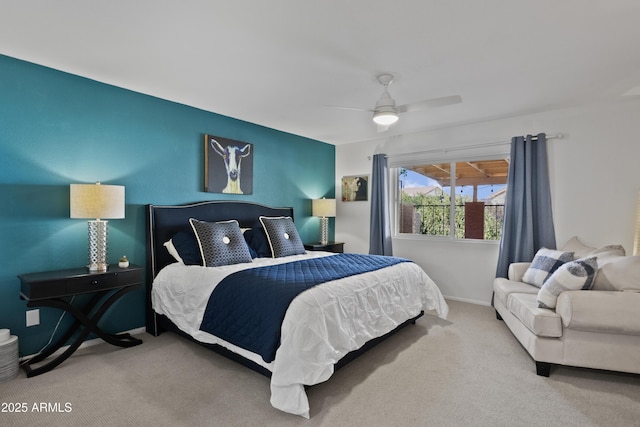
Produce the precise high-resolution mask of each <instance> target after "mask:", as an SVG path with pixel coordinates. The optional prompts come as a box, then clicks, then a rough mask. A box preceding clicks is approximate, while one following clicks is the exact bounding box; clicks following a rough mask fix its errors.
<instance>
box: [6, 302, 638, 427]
mask: <svg viewBox="0 0 640 427" xmlns="http://www.w3.org/2000/svg"><path fill="white" fill-rule="evenodd" d="M449 303H450V308H451V310H450V315H449V319H448V320H447V321H443V320H440V319H438V318H437V317H435V316H433V315H426V316H425V317H423V318H421V319H420V320H418V322H417V324H416V325H414V326H409V327H407V328H405V329H403V330H402V331H400V332H399V333H397V334H395V335H394V336H392V337H391V338H389V339H388V340H386V341H385V342H383V343H382V344H380V345H378V346H377V347H375V348H374V349H372V350H371V351H369V352H368V353H366V354H365V355H363V356H362V357H360V358H359V359H357V360H356V361H354V362H352V363H350V364H349V365H347V366H346V367H344V368H343V369H342V370H340V371H338V372H337V373H336V374H335V375H334V376H333V377H332V378H331V379H330V380H329V381H327V382H326V383H323V384H319V385H317V386H314V387H312V388H310V389H309V390H308V395H309V401H310V404H311V419H309V420H306V419H303V418H300V417H297V416H293V415H288V414H285V413H282V412H279V411H277V410H275V409H273V408H272V407H271V405H270V404H269V380H268V378H266V377H263V376H261V375H259V374H256V373H254V372H253V371H251V370H249V369H247V368H244V367H242V366H240V365H238V364H236V363H234V362H232V361H229V360H227V359H225V358H223V357H222V356H219V355H217V354H215V353H213V352H210V351H208V350H206V349H203V348H201V347H199V346H197V345H195V344H192V343H189V342H187V341H186V340H183V339H181V338H179V337H177V336H176V335H174V334H169V333H166V334H163V335H161V336H160V337H157V338H154V337H152V336H150V335H146V334H143V335H142V336H141V338H143V339H144V341H145V342H144V344H143V345H141V346H138V347H133V348H130V349H121V348H117V347H113V346H110V345H107V344H104V343H103V344H100V345H96V346H92V347H87V348H84V349H81V350H80V351H78V352H77V353H76V354H74V355H73V356H72V357H71V358H70V359H68V360H67V361H65V362H64V363H63V364H62V365H60V366H59V367H57V368H56V369H54V370H53V371H51V372H49V373H46V374H44V375H40V376H38V377H34V378H29V379H27V378H26V377H25V376H24V374H23V373H21V374H20V376H19V377H18V378H16V379H14V380H13V381H10V382H7V383H4V384H0V403H2V404H3V408H1V409H7V406H8V405H5V404H8V403H10V402H13V403H16V402H24V403H26V404H27V406H28V411H27V413H7V412H0V425H1V426H129V425H130V426H151V425H159V426H467V425H469V426H470V425H473V426H527V425H531V426H536V425H540V426H632V425H635V426H638V425H640V376H637V375H626V374H618V373H612V372H603V371H593V370H587V369H577V368H564V367H556V368H555V369H553V370H552V372H551V377H550V378H543V377H539V376H537V375H536V374H535V366H534V363H533V361H532V360H531V359H530V357H529V356H528V355H527V354H526V352H525V351H524V350H523V349H522V347H521V346H520V345H519V344H518V343H517V341H516V340H515V339H514V338H513V337H512V335H511V334H510V333H509V332H508V330H507V328H506V326H505V325H504V324H503V323H502V322H499V321H497V320H496V319H495V314H494V311H493V309H491V308H489V307H483V306H476V305H472V304H466V303H461V302H456V301H450V302H449ZM40 403H45V404H48V406H49V407H50V409H54V410H56V409H58V408H59V409H60V411H57V410H56V411H55V412H48V413H42V412H36V411H34V410H33V409H34V408H33V405H34V404H36V407H37V408H38V407H39V404H40ZM65 410H67V412H64V411H65Z"/></svg>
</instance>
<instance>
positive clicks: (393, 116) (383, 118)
mask: <svg viewBox="0 0 640 427" xmlns="http://www.w3.org/2000/svg"><path fill="white" fill-rule="evenodd" d="M373 121H374V122H376V123H377V124H379V125H385V126H389V125H392V124H394V123H395V122H397V121H398V113H396V112H395V111H376V112H375V113H373Z"/></svg>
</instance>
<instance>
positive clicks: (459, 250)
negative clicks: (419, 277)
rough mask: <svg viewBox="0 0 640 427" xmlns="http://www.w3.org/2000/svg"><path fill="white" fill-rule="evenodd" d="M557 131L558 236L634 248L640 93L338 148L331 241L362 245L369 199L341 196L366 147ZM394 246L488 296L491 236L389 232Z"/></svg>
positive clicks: (462, 287)
mask: <svg viewBox="0 0 640 427" xmlns="http://www.w3.org/2000/svg"><path fill="white" fill-rule="evenodd" d="M539 132H545V133H547V134H548V135H551V134H556V133H562V134H563V135H564V138H563V139H560V140H555V139H554V140H550V141H549V142H548V148H549V168H550V175H551V187H552V188H551V191H552V203H553V212H554V224H555V229H556V239H557V243H558V245H559V246H561V245H562V244H563V243H564V242H565V241H566V240H568V239H569V238H570V237H572V236H574V235H577V236H579V237H580V239H581V240H582V241H583V242H584V243H586V244H588V245H591V246H603V245H606V244H622V245H623V246H624V247H625V248H626V249H627V252H628V253H631V251H632V249H633V229H634V225H633V224H634V221H635V216H636V200H637V195H638V191H639V190H640V167H638V166H637V163H638V162H639V161H640V98H638V97H634V98H625V99H623V100H621V101H620V102H617V103H609V104H594V105H590V106H581V107H574V108H568V109H562V110H554V111H548V112H545V113H538V114H530V115H524V116H519V117H515V118H508V119H500V120H493V121H488V122H483V123H476V124H472V125H465V126H457V127H450V128H445V129H440V130H435V131H430V132H423V133H419V134H411V135H403V136H396V137H390V138H387V139H379V140H375V141H365V142H358V143H353V144H346V145H339V146H337V147H336V188H337V189H338V190H337V192H336V198H337V199H338V206H337V217H336V232H335V239H336V241H344V242H345V251H347V252H356V253H367V252H368V250H369V208H370V207H369V202H341V201H340V190H339V189H340V183H341V179H342V177H343V176H349V175H361V174H371V161H370V160H369V158H368V157H369V156H371V155H373V154H375V153H386V154H388V155H394V154H395V155H397V154H405V153H411V152H417V151H423V150H430V149H434V148H447V147H462V146H469V145H476V144H482V143H489V142H496V141H508V140H509V139H510V138H511V137H512V136H515V135H526V134H528V133H531V134H537V133H539ZM393 249H394V255H398V256H403V257H407V258H411V259H413V260H414V261H415V262H417V263H418V264H419V265H420V266H422V267H423V268H424V270H425V271H426V272H427V274H429V276H430V277H431V278H432V279H433V280H434V281H435V282H436V283H437V284H438V286H439V287H440V289H441V290H442V293H443V294H444V295H445V296H446V297H448V298H452V299H459V300H463V301H470V302H476V303H480V304H489V303H490V300H491V286H492V282H493V277H494V275H495V267H496V262H497V259H498V245H497V243H490V242H478V241H451V240H442V239H428V240H425V239H415V238H413V239H411V238H394V240H393Z"/></svg>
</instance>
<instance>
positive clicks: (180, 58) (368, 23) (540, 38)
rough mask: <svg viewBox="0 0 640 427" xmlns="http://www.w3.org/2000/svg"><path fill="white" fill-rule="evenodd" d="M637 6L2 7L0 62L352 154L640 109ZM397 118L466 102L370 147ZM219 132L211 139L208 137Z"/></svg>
mask: <svg viewBox="0 0 640 427" xmlns="http://www.w3.org/2000/svg"><path fill="white" fill-rule="evenodd" d="M638 22H640V2H639V1H638V0H607V1H597V2H596V1H588V2H585V1H584V0H562V1H558V0H529V1H525V0H482V1H477V0H450V1H445V0H400V1H396V2H391V1H379V0H349V1H346V0H322V1H301V0H269V1H260V0H253V1H248V0H233V1H228V0H227V1H223V0H187V1H180V2H178V1H169V0H129V1H126V0H114V1H87V0H56V1H50V0H33V1H32V0H23V1H14V0H0V54H4V55H8V56H11V57H15V58H19V59H23V60H26V61H30V62H34V63H37V64H41V65H45V66H48V67H51V68H55V69H58V70H62V71H67V72H70V73H73V74H77V75H80V76H84V77H88V78H91V79H94V80H97V81H100V82H104V83H109V84H113V85H116V86H120V87H124V88H127V89H131V90H134V91H138V92H142V93H145V94H149V95H153V96H157V97H160V98H163V99H168V100H171V101H175V102H179V103H182V104H187V105H190V106H193V107H197V108H200V109H203V110H207V111H212V112H215V113H219V114H222V115H226V116H231V117H235V118H238V119H242V120H246V121H249V122H253V123H257V124H260V125H264V126H267V127H271V128H275V129H279V130H282V131H286V132H290V133H293V134H298V135H302V136H306V137H309V138H313V139H317V140H320V141H324V142H328V143H331V144H343V143H349V142H355V141H364V140H371V139H377V138H381V137H388V136H393V135H398V134H403V133H413V132H419V131H424V130H429V129H434V128H440V127H446V126H453V125H459V124H464V123H472V122H477V121H484V120H490V119H493V118H500V117H508V116H513V115H519V114H525V113H532V112H537V111H544V110H549V109H554V108H561V107H565V106H573V105H580V104H585V103H593V102H603V101H607V102H608V101H611V100H617V99H621V97H622V96H624V95H625V94H627V96H640V49H638V43H639V42H640V25H638ZM381 72H391V73H394V74H395V75H396V80H395V81H394V83H392V85H391V86H390V93H391V96H392V97H393V98H395V100H396V101H397V102H398V104H407V103H413V102H418V101H422V100H425V99H429V98H435V97H442V96H448V95H460V96H461V97H462V99H463V102H462V103H461V104H456V105H449V106H446V107H439V108H431V109H427V110H422V111H417V112H411V113H405V114H402V115H401V116H400V121H399V122H398V123H397V124H396V125H394V126H392V127H391V128H390V129H389V130H388V131H387V132H385V133H377V130H376V127H375V126H374V125H373V123H372V120H371V113H370V112H367V111H357V110H349V109H341V108H336V107H335V106H346V107H359V108H363V109H372V108H373V107H374V105H375V102H376V100H377V99H378V98H379V96H380V94H381V92H382V90H381V87H380V85H379V84H378V82H377V81H376V75H377V74H379V73H381ZM202 131H203V132H211V133H215V129H203V130H202Z"/></svg>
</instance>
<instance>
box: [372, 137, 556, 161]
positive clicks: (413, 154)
mask: <svg viewBox="0 0 640 427" xmlns="http://www.w3.org/2000/svg"><path fill="white" fill-rule="evenodd" d="M562 138H564V135H563V134H561V133H557V134H555V135H547V140H549V139H562ZM533 140H534V141H537V140H538V137H537V136H534V137H533ZM507 144H511V140H508V141H496V142H485V143H482V144H474V145H465V146H464V147H452V148H434V149H432V150H424V151H416V152H413V153H406V154H395V155H394V154H391V155H388V156H385V157H386V158H394V157H405V156H416V155H420V154H429V153H448V152H450V151H462V150H470V149H473V148H484V147H493V146H496V145H507ZM368 157H369V160H371V158H372V157H371V156H368Z"/></svg>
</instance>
